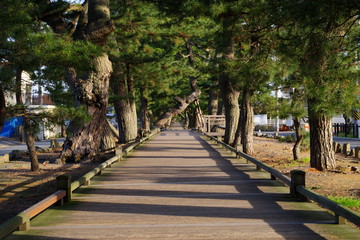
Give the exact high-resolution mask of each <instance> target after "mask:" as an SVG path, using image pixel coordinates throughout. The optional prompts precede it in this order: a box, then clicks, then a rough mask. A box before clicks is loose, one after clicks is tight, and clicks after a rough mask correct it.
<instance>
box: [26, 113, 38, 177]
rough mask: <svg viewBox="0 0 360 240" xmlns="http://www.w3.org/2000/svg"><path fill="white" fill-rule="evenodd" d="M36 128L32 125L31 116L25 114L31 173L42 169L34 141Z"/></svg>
mask: <svg viewBox="0 0 360 240" xmlns="http://www.w3.org/2000/svg"><path fill="white" fill-rule="evenodd" d="M35 128H36V127H35V126H33V124H32V123H31V119H30V116H29V114H26V113H25V114H24V132H25V141H26V146H27V149H28V152H29V156H30V162H31V171H33V172H38V171H39V169H40V167H39V160H38V157H37V154H36V149H35V139H34V134H35V133H34V131H33V130H34V129H35Z"/></svg>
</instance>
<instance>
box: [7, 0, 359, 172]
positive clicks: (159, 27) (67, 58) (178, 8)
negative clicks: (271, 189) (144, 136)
mask: <svg viewBox="0 0 360 240" xmlns="http://www.w3.org/2000/svg"><path fill="white" fill-rule="evenodd" d="M4 6H6V7H7V8H6V9H7V11H2V12H0V16H1V18H0V20H1V21H2V22H1V23H2V25H3V26H4V29H3V31H2V32H1V33H0V45H1V49H0V57H1V66H0V71H1V88H0V112H2V113H3V112H4V104H3V97H2V95H3V94H2V92H3V91H2V90H7V89H13V91H16V83H15V82H14V80H13V79H14V77H16V73H18V74H19V72H21V71H22V70H27V71H29V72H33V73H34V74H33V75H34V77H35V76H38V77H39V78H42V79H47V80H54V81H51V82H48V86H49V89H51V90H53V92H54V94H53V96H54V99H55V101H57V103H59V104H62V105H66V104H67V105H69V104H70V105H75V106H76V107H79V108H80V106H82V107H85V109H86V111H87V113H88V114H89V115H90V116H92V119H91V120H90V121H78V119H73V120H74V121H72V123H71V124H70V128H69V130H70V132H71V135H70V136H69V138H68V139H67V141H66V143H65V145H64V149H63V152H62V158H63V159H64V160H65V159H71V160H85V159H93V158H96V156H97V155H98V153H99V147H100V146H103V147H104V146H105V145H107V146H106V147H105V148H107V147H111V146H114V142H113V141H112V140H111V139H112V138H111V137H110V138H109V137H108V136H107V135H108V133H107V131H106V128H107V126H108V125H107V122H106V118H105V114H106V112H107V107H108V98H109V94H110V95H111V97H110V104H112V105H113V106H114V107H115V110H116V115H117V118H118V123H119V130H120V134H119V136H118V137H119V141H120V142H121V143H126V142H128V141H130V140H133V139H135V138H136V137H137V131H138V129H139V126H140V127H141V128H142V129H145V130H146V131H147V130H149V120H151V121H153V122H154V121H156V120H158V121H157V123H158V125H159V126H163V125H164V124H165V122H167V121H168V119H169V116H174V115H175V114H178V113H180V112H182V111H183V110H184V109H185V108H186V107H187V106H190V109H188V113H186V114H185V115H187V116H190V115H192V116H193V115H194V114H193V113H192V112H191V111H195V112H196V111H197V112H199V108H202V111H203V112H205V108H207V106H209V113H211V114H214V113H215V112H216V110H221V109H222V107H219V108H218V109H216V108H217V107H216V105H217V104H216V103H217V101H218V100H220V102H221V103H222V104H223V106H224V109H225V116H226V130H225V138H224V141H225V142H227V143H229V144H231V145H233V146H236V145H238V144H240V143H241V144H242V147H243V151H244V152H246V153H248V154H251V153H252V152H253V151H254V149H253V146H252V131H253V128H254V122H253V106H254V104H257V103H258V102H255V100H257V99H261V98H263V99H270V98H268V97H265V95H268V94H269V92H270V89H271V88H279V87H287V88H289V89H294V91H293V94H292V100H291V104H290V105H289V106H290V108H289V109H290V111H288V113H289V114H291V115H292V116H293V119H294V123H295V127H296V132H297V135H298V137H297V140H298V141H300V140H301V135H300V130H299V118H301V117H303V116H304V115H305V114H304V112H303V111H302V110H303V103H304V102H305V103H306V104H307V107H308V116H309V122H310V127H311V165H312V166H313V167H315V168H317V169H319V170H322V169H331V168H334V167H335V162H334V155H333V152H332V148H331V146H332V144H331V139H332V135H331V122H330V118H331V116H332V114H334V113H338V112H342V111H344V110H348V109H350V108H351V107H354V102H355V100H356V97H357V93H358V86H357V82H356V79H357V78H358V72H357V70H356V66H357V64H358V62H357V61H358V59H357V58H358V56H357V52H358V48H359V37H358V36H359V19H358V16H359V10H358V9H359V3H357V2H355V1H350V0H346V1H340V0H339V1H337V0H334V1H330V2H329V1H325V0H320V1H310V0H309V1H293V0H278V1H270V0H269V1H267V0H264V1H250V0H241V1H202V0H192V1H167V0H165V1H140V0H132V1H125V2H121V1H120V2H119V1H100V0H89V1H49V0H36V1H4ZM19 9H21V10H19ZM101 9H102V10H101ZM15 79H16V78H15ZM189 82H190V84H189ZM109 86H111V91H110V92H109ZM273 90H274V89H273ZM200 92H201V93H202V94H201V95H200ZM218 92H220V94H219V95H220V96H218ZM330 93H331V94H330ZM64 94H65V95H66V94H67V95H66V96H70V95H72V99H70V98H68V99H69V100H70V101H68V99H67V101H63V100H64V97H63V96H64ZM218 97H219V99H218ZM173 99H175V103H176V102H177V103H182V104H180V105H177V106H176V105H175V104H174V102H173ZM194 100H196V106H195V104H194V107H192V105H191V104H192V102H193V101H194ZM199 101H200V102H199ZM174 105H175V106H174ZM169 107H170V108H169ZM169 109H170V111H167V110H169ZM190 110H191V111H190ZM267 110H268V109H267ZM164 113H165V114H164ZM139 116H140V118H139ZM161 116H163V117H161ZM3 117H4V114H1V118H0V126H1V122H2V121H3V120H2V119H3ZM138 119H139V120H140V121H139V124H138ZM192 122H194V121H192ZM138 125H139V126H138ZM105 139H107V140H105ZM105 143H106V144H105ZM297 146H298V144H296V145H295V148H294V158H295V159H296V158H297V157H296V155H297V150H296V149H297Z"/></svg>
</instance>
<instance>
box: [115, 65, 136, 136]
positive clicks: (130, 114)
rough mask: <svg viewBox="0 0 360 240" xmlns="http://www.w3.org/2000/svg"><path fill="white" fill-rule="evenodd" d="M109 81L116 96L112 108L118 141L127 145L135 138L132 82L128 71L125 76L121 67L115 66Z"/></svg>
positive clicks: (134, 106)
mask: <svg viewBox="0 0 360 240" xmlns="http://www.w3.org/2000/svg"><path fill="white" fill-rule="evenodd" d="M111 81H112V84H111V86H112V89H113V92H114V94H115V95H116V96H117V97H116V100H115V102H114V107H115V113H116V118H117V121H118V127H119V141H120V143H127V142H129V141H131V140H134V139H136V137H137V114H136V105H135V92H134V80H133V79H132V78H131V77H130V73H129V69H127V74H125V73H124V72H123V71H122V66H121V65H117V64H116V68H115V71H114V72H113V74H112V76H111Z"/></svg>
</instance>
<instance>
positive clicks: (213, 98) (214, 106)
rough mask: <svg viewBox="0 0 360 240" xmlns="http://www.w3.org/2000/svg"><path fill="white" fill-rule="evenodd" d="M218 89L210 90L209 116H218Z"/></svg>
mask: <svg viewBox="0 0 360 240" xmlns="http://www.w3.org/2000/svg"><path fill="white" fill-rule="evenodd" d="M218 95H219V92H218V89H217V88H215V87H210V89H209V104H208V114H209V115H216V113H217V111H218V105H219V101H218Z"/></svg>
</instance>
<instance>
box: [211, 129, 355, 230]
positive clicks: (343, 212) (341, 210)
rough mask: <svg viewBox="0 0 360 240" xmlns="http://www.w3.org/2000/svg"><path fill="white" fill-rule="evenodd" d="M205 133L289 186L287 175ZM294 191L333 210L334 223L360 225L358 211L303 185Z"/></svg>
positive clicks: (290, 181)
mask: <svg viewBox="0 0 360 240" xmlns="http://www.w3.org/2000/svg"><path fill="white" fill-rule="evenodd" d="M205 135H206V136H207V137H209V138H210V139H211V140H213V141H215V142H217V143H218V144H221V145H222V146H224V147H225V148H226V149H228V150H230V151H231V152H233V153H236V155H238V156H241V157H243V158H245V159H246V160H248V161H250V162H252V163H253V164H255V165H256V166H257V167H258V168H261V169H263V170H265V171H267V172H268V173H270V174H271V176H272V178H273V177H275V178H276V179H278V180H279V181H281V182H282V183H283V184H284V185H286V186H289V187H291V185H292V183H293V181H294V180H292V179H291V178H289V177H288V176H285V175H283V174H282V173H281V172H279V171H278V170H276V169H274V168H272V167H269V166H267V165H266V164H264V163H262V162H260V161H259V160H257V159H255V158H253V157H251V156H249V155H247V154H245V153H243V152H239V151H236V149H235V148H233V147H231V146H229V145H228V144H226V143H224V142H222V141H219V140H217V139H216V138H214V137H213V136H209V135H207V134H205ZM304 174H305V173H304ZM296 191H297V193H299V194H301V195H302V196H304V197H306V199H309V200H312V201H314V202H316V203H317V204H319V205H320V206H322V207H323V208H326V209H328V210H330V211H332V212H334V214H335V223H339V222H340V221H339V217H343V218H344V219H346V220H348V221H349V222H351V223H353V224H355V225H356V226H358V227H360V215H359V214H358V213H356V212H354V211H352V210H351V209H349V208H347V207H344V206H342V205H341V204H338V203H336V202H334V201H332V200H330V199H328V198H326V197H324V196H322V195H320V194H318V193H316V192H314V191H311V190H309V189H307V188H305V187H304V186H296Z"/></svg>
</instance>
